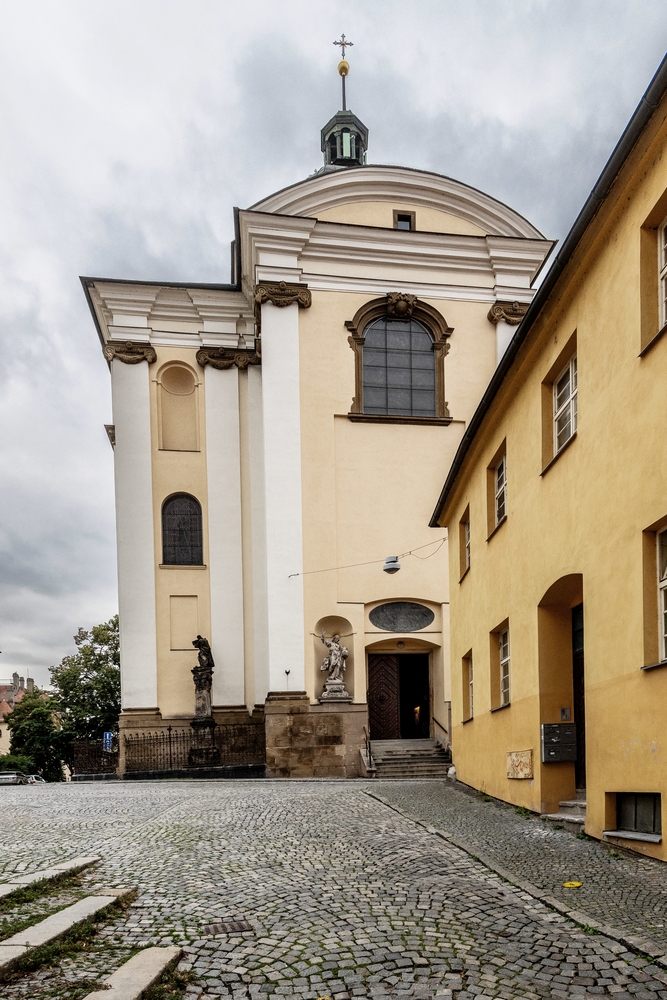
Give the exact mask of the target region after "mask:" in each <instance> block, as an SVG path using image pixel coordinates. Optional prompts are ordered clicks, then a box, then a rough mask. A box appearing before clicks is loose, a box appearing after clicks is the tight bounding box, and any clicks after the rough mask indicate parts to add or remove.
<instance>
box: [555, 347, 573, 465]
mask: <svg viewBox="0 0 667 1000" xmlns="http://www.w3.org/2000/svg"><path fill="white" fill-rule="evenodd" d="M576 429H577V355H576V354H574V355H573V356H572V357H571V358H570V360H569V361H568V363H567V364H566V366H565V368H564V369H563V371H562V372H561V373H560V375H559V376H558V378H557V379H556V381H555V382H554V454H555V455H557V454H558V452H559V451H560V450H561V448H563V447H564V446H565V445H566V444H567V442H568V441H569V440H570V438H571V437H572V435H573V434H574V433H575V431H576Z"/></svg>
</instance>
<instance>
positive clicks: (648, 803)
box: [637, 795, 655, 833]
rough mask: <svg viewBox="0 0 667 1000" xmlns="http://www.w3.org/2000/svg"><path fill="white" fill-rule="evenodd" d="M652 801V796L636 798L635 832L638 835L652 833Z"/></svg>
mask: <svg viewBox="0 0 667 1000" xmlns="http://www.w3.org/2000/svg"><path fill="white" fill-rule="evenodd" d="M654 799H655V797H654V796H653V795H638V796H637V830H638V831H639V832H640V833H653V828H654V805H655V802H654Z"/></svg>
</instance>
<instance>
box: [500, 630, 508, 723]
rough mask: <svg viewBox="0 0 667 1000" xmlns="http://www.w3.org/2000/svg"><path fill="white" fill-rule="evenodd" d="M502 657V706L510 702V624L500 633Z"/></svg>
mask: <svg viewBox="0 0 667 1000" xmlns="http://www.w3.org/2000/svg"><path fill="white" fill-rule="evenodd" d="M498 652H499V658H500V707H501V708H504V707H505V705H509V703H510V630H509V626H508V627H507V628H504V629H503V630H502V631H501V632H499V633H498Z"/></svg>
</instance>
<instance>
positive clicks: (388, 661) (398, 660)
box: [368, 653, 431, 740]
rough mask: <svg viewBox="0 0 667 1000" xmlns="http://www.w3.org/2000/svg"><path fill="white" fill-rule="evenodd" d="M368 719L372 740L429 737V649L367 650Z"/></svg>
mask: <svg viewBox="0 0 667 1000" xmlns="http://www.w3.org/2000/svg"><path fill="white" fill-rule="evenodd" d="M368 721H369V727H370V737H371V740H399V739H412V740H415V739H427V738H428V737H429V735H430V726H431V697H430V678H429V654H428V653H369V654H368Z"/></svg>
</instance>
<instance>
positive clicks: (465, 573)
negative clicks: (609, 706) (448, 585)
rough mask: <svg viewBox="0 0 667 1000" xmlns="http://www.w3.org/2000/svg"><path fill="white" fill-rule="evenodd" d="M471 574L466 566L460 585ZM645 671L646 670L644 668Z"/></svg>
mask: <svg viewBox="0 0 667 1000" xmlns="http://www.w3.org/2000/svg"><path fill="white" fill-rule="evenodd" d="M469 572H470V566H466V568H465V569H464V570H463V573H462V575H461V579H460V580H459V583H463V581H464V580H465V578H466V577H467V575H468V573H469ZM644 669H646V668H645V667H644Z"/></svg>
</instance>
